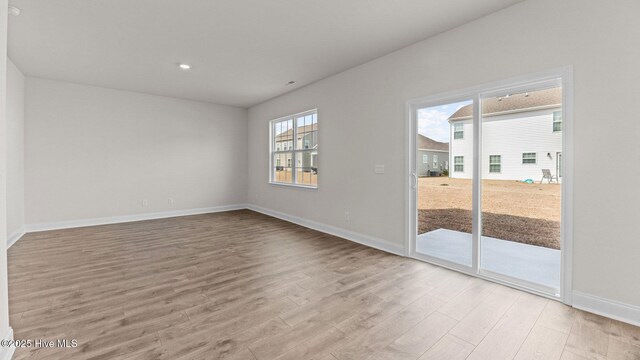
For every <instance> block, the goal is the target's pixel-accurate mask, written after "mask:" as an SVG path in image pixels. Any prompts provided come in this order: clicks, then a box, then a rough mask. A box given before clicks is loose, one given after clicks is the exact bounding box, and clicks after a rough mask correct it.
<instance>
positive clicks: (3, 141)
mask: <svg viewBox="0 0 640 360" xmlns="http://www.w3.org/2000/svg"><path fill="white" fill-rule="evenodd" d="M8 6H9V4H8V2H7V0H0V54H1V55H0V338H4V336H5V335H6V334H7V332H8V331H9V287H8V281H7V177H6V174H7V113H6V112H7V56H6V55H5V54H6V53H7V22H8V21H7V16H8V14H7V8H8ZM5 355H6V351H3V349H2V348H0V356H5Z"/></svg>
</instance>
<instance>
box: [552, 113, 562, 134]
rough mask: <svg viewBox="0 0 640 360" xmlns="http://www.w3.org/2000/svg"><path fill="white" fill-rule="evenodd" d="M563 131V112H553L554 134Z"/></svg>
mask: <svg viewBox="0 0 640 360" xmlns="http://www.w3.org/2000/svg"><path fill="white" fill-rule="evenodd" d="M556 131H562V111H554V112H553V132H556Z"/></svg>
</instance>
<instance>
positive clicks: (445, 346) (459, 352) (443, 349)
mask: <svg viewBox="0 0 640 360" xmlns="http://www.w3.org/2000/svg"><path fill="white" fill-rule="evenodd" d="M473 349H475V346H473V345H472V344H470V343H468V342H466V341H464V340H461V339H458V338H457V337H455V336H453V335H450V334H447V335H445V336H443V337H442V339H440V341H438V342H437V343H436V344H435V345H433V346H432V347H431V348H430V349H429V350H428V351H427V352H425V353H424V354H423V355H422V356H421V357H420V358H419V360H443V359H447V360H464V359H466V358H467V357H468V356H469V354H471V352H472V351H473Z"/></svg>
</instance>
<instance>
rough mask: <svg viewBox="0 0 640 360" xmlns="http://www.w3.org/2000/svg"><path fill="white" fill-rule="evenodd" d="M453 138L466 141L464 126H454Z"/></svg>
mask: <svg viewBox="0 0 640 360" xmlns="http://www.w3.org/2000/svg"><path fill="white" fill-rule="evenodd" d="M453 138H454V139H464V124H463V123H460V122H457V123H455V124H453Z"/></svg>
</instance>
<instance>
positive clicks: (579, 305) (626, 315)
mask: <svg viewBox="0 0 640 360" xmlns="http://www.w3.org/2000/svg"><path fill="white" fill-rule="evenodd" d="M572 302H573V304H572V306H573V307H575V308H576V309H580V310H584V311H587V312H590V313H594V314H598V315H602V316H605V317H608V318H611V319H615V320H619V321H622V322H625V323H629V324H631V325H635V326H640V306H636V305H631V304H625V303H621V302H619V301H615V300H610V299H604V298H601V297H598V296H594V295H591V294H587V293H583V292H580V291H575V290H574V291H573V294H572Z"/></svg>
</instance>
